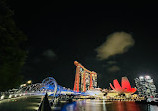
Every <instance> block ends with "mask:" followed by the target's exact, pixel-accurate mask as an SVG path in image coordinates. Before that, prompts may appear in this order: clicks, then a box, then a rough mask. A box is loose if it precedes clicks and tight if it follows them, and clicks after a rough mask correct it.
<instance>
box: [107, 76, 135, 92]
mask: <svg viewBox="0 0 158 111" xmlns="http://www.w3.org/2000/svg"><path fill="white" fill-rule="evenodd" d="M113 84H114V86H113V85H112V84H111V83H110V87H111V88H112V89H113V90H115V91H117V92H118V93H135V92H136V90H137V89H136V88H131V85H130V82H129V81H128V79H127V77H122V82H121V85H122V87H121V86H120V84H119V82H118V80H117V79H115V80H113Z"/></svg>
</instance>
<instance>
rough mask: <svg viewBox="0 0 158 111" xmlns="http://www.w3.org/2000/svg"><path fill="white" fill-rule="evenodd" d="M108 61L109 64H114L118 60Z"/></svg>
mask: <svg viewBox="0 0 158 111" xmlns="http://www.w3.org/2000/svg"><path fill="white" fill-rule="evenodd" d="M106 63H107V64H109V65H112V64H117V62H116V61H107V62H106Z"/></svg>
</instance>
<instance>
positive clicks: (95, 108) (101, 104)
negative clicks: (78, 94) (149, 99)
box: [61, 100, 158, 111]
mask: <svg viewBox="0 0 158 111" xmlns="http://www.w3.org/2000/svg"><path fill="white" fill-rule="evenodd" d="M61 111H158V106H157V105H149V104H138V103H135V102H121V101H116V102H105V101H104V100H83V101H76V102H73V103H71V104H67V105H65V106H64V107H63V108H62V110H61Z"/></svg>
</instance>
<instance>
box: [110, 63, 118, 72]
mask: <svg viewBox="0 0 158 111" xmlns="http://www.w3.org/2000/svg"><path fill="white" fill-rule="evenodd" d="M107 71H108V72H117V71H120V67H119V66H117V65H113V66H110V67H108V68H107Z"/></svg>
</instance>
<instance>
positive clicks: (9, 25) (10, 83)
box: [0, 0, 27, 91]
mask: <svg viewBox="0 0 158 111" xmlns="http://www.w3.org/2000/svg"><path fill="white" fill-rule="evenodd" d="M12 16H13V12H12V11H11V10H10V9H9V8H8V7H7V5H6V1H5V0H1V1H0V91H5V90H7V89H10V88H14V87H16V86H17V85H19V84H20V82H21V80H22V75H20V70H21V68H22V66H23V65H24V63H25V59H26V51H25V44H26V40H27V37H26V36H25V35H24V34H23V32H22V31H20V30H19V29H18V28H17V26H16V25H15V22H14V20H13V18H12Z"/></svg>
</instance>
